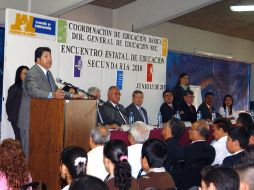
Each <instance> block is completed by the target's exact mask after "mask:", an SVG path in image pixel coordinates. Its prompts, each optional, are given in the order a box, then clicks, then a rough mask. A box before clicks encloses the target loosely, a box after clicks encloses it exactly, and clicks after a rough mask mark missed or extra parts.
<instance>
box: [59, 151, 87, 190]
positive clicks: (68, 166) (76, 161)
mask: <svg viewBox="0 0 254 190" xmlns="http://www.w3.org/2000/svg"><path fill="white" fill-rule="evenodd" d="M60 159H61V165H60V174H61V180H62V182H63V184H62V186H65V187H64V188H63V190H68V189H69V186H70V184H71V182H72V181H73V180H74V179H78V178H81V177H84V176H85V175H86V165H87V153H86V151H85V150H84V149H83V148H81V147H78V146H69V147H67V148H65V149H64V150H63V151H62V153H61V158H60Z"/></svg>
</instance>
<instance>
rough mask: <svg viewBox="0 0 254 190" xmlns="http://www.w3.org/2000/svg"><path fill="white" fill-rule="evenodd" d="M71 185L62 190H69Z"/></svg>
mask: <svg viewBox="0 0 254 190" xmlns="http://www.w3.org/2000/svg"><path fill="white" fill-rule="evenodd" d="M69 188H70V185H66V186H65V187H64V188H62V190H69Z"/></svg>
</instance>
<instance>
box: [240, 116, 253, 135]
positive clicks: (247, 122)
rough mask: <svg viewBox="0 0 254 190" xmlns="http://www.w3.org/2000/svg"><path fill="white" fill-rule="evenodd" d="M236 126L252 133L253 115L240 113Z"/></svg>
mask: <svg viewBox="0 0 254 190" xmlns="http://www.w3.org/2000/svg"><path fill="white" fill-rule="evenodd" d="M236 126H237V127H243V128H245V129H246V130H247V132H250V131H251V130H252V129H254V126H253V120H252V118H251V115H250V114H249V113H247V112H243V113H239V115H238V118H237V120H236Z"/></svg>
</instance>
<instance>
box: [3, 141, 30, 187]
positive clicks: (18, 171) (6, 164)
mask: <svg viewBox="0 0 254 190" xmlns="http://www.w3.org/2000/svg"><path fill="white" fill-rule="evenodd" d="M30 182H32V178H31V175H30V173H29V171H28V169H27V164H26V160H25V155H24V153H23V150H22V146H21V144H20V141H18V140H13V139H5V140H3V142H2V144H1V145H0V189H1V190H19V189H20V188H21V187H22V186H23V185H25V184H28V183H30Z"/></svg>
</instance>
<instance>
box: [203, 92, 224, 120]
mask: <svg viewBox="0 0 254 190" xmlns="http://www.w3.org/2000/svg"><path fill="white" fill-rule="evenodd" d="M213 97H214V94H213V93H212V92H207V93H206V94H205V101H204V102H203V103H202V104H200V106H199V107H198V112H199V111H200V112H201V114H202V119H205V120H207V121H208V122H211V121H212V113H213V112H214V111H215V113H216V117H220V114H218V113H217V112H216V110H215V107H214V106H213Z"/></svg>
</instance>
